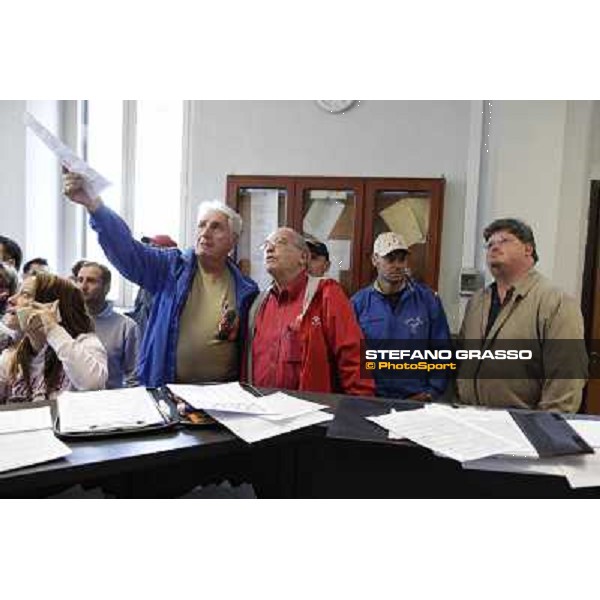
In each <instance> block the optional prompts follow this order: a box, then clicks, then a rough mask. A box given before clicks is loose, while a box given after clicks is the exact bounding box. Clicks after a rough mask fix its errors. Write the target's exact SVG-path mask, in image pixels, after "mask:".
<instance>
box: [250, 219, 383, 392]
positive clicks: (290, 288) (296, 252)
mask: <svg viewBox="0 0 600 600" xmlns="http://www.w3.org/2000/svg"><path fill="white" fill-rule="evenodd" d="M263 250H264V259H265V266H266V270H267V272H268V273H269V274H270V275H271V277H272V278H273V284H272V285H271V286H270V287H269V288H267V289H266V290H265V291H264V292H262V293H261V294H260V295H259V296H258V298H257V299H256V300H255V302H254V304H253V306H252V309H251V311H250V318H249V340H250V341H249V348H248V351H247V363H246V368H245V375H246V377H247V379H248V381H249V382H250V383H252V384H253V385H256V386H261V387H269V388H282V389H288V390H302V391H316V392H342V393H346V394H356V395H364V396H370V395H373V393H374V383H373V380H372V379H371V378H361V369H360V365H361V354H360V342H361V339H362V335H361V332H360V328H359V327H358V323H357V322H356V319H355V317H354V313H353V311H352V307H351V305H350V302H349V300H348V298H347V297H346V295H345V293H344V291H343V289H342V287H341V286H340V285H339V284H338V283H337V282H336V281H334V280H333V279H320V278H315V277H312V276H311V275H309V274H308V272H307V265H308V260H309V257H310V251H309V249H308V246H307V245H306V242H305V241H304V238H303V237H302V236H301V235H300V234H299V233H297V232H296V231H294V230H293V229H290V228H287V227H282V228H280V229H277V230H276V231H275V232H273V233H272V234H271V235H269V237H268V238H267V239H266V240H265V242H264V245H263Z"/></svg>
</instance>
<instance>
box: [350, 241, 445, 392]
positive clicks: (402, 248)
mask: <svg viewBox="0 0 600 600" xmlns="http://www.w3.org/2000/svg"><path fill="white" fill-rule="evenodd" d="M408 251H409V250H408V246H407V245H406V242H405V241H404V239H403V238H402V236H401V235H400V234H398V233H394V232H392V231H389V232H386V233H382V234H381V235H379V236H378V237H377V239H376V240H375V244H374V245H373V258H372V260H373V265H374V266H375V268H376V269H377V279H376V280H375V282H374V283H373V284H372V285H370V286H368V287H366V288H363V289H362V290H359V291H358V292H357V293H356V294H355V295H354V296H353V297H352V300H351V301H352V305H353V306H354V312H355V313H356V318H357V319H358V322H359V324H360V327H361V329H362V331H363V334H364V336H365V338H366V340H367V344H368V340H405V341H407V340H408V341H409V343H408V345H407V344H406V343H405V344H403V346H402V347H403V348H406V349H411V350H412V349H419V350H421V351H422V350H426V349H435V348H448V347H449V344H450V329H449V327H448V321H447V320H446V314H445V312H444V308H443V307H442V303H441V302H440V299H439V298H438V296H437V294H435V292H433V291H432V290H431V289H430V288H429V287H427V286H426V285H424V284H422V283H418V282H417V281H415V280H414V279H412V278H411V277H410V276H409V275H408ZM382 347H383V346H382ZM385 347H386V348H389V349H391V348H392V346H390V345H386V346H385ZM413 372H414V373H415V375H416V374H417V373H419V375H418V376H415V377H414V378H411V379H407V378H404V379H400V378H398V379H391V378H387V379H384V378H383V377H384V375H385V371H378V370H375V371H373V373H374V376H375V383H376V387H377V395H378V396H387V397H390V398H412V399H415V400H423V401H427V400H431V399H433V398H435V397H436V396H440V395H441V394H443V393H444V390H445V389H446V386H447V384H448V381H447V379H445V378H440V377H439V375H438V376H437V377H435V378H434V377H429V376H428V375H427V373H426V372H423V374H420V373H421V372H419V371H413Z"/></svg>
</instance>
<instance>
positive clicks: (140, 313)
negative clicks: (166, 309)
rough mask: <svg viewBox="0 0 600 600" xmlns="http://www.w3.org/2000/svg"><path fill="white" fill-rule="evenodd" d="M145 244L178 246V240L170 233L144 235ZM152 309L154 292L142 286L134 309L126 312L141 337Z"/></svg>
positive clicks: (155, 246)
mask: <svg viewBox="0 0 600 600" xmlns="http://www.w3.org/2000/svg"><path fill="white" fill-rule="evenodd" d="M141 240H142V242H143V243H144V244H148V245H149V246H152V247H153V248H177V242H175V241H174V240H173V239H172V238H171V237H170V236H168V235H163V234H159V235H155V236H152V237H148V236H144V237H142V238H141ZM151 311H152V294H151V293H150V292H149V291H148V290H145V289H144V288H143V287H140V288H139V289H138V291H137V294H136V296H135V301H134V303H133V310H131V311H129V312H126V313H125V314H126V315H127V316H128V317H131V318H132V319H133V320H134V321H135V322H136V323H137V325H138V328H139V333H140V338H141V337H142V336H143V335H144V332H145V331H146V324H147V323H148V317H149V316H150V312H151Z"/></svg>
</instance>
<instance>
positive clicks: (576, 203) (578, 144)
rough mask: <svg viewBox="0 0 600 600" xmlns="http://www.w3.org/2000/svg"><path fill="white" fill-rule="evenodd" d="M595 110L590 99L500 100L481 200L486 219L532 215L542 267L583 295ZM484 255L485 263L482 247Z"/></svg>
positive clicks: (494, 107)
mask: <svg viewBox="0 0 600 600" xmlns="http://www.w3.org/2000/svg"><path fill="white" fill-rule="evenodd" d="M593 113H594V104H593V103H592V102H589V101H492V112H491V119H490V121H491V125H489V128H488V129H489V138H488V139H489V149H490V152H489V157H488V158H487V161H488V162H487V172H486V173H485V181H484V182H483V185H482V193H481V197H480V202H479V204H480V210H481V212H480V215H479V217H480V223H487V222H489V221H491V220H492V219H495V218H499V217H517V218H521V219H523V220H525V221H527V222H528V223H529V224H530V225H531V226H532V228H533V230H534V233H535V237H536V243H537V246H538V254H539V255H540V261H539V263H538V268H539V270H540V271H541V272H542V273H544V274H545V275H546V276H548V277H549V278H551V279H552V280H553V281H554V282H555V283H556V284H557V285H559V286H561V287H562V288H563V289H565V290H566V291H567V292H569V293H570V294H572V295H574V296H576V297H579V296H580V293H581V278H582V271H583V260H584V258H583V257H584V248H585V243H586V231H587V210H588V205H589V188H590V183H589V172H590V160H591V155H590V153H591V141H592V135H591V134H592V131H593ZM479 242H481V238H479ZM479 257H480V260H479V264H480V265H481V264H483V262H482V261H483V252H482V251H481V252H480V253H479Z"/></svg>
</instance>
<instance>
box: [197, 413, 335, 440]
mask: <svg viewBox="0 0 600 600" xmlns="http://www.w3.org/2000/svg"><path fill="white" fill-rule="evenodd" d="M206 412H207V413H208V414H209V415H210V416H211V417H212V418H213V419H215V420H216V421H219V423H221V424H222V425H225V427H227V429H229V430H230V431H231V432H232V433H235V435H237V436H238V437H240V438H242V439H243V440H244V441H245V442H248V443H249V444H252V443H253V442H258V441H260V440H264V439H267V438H272V437H275V436H277V435H282V434H284V433H288V432H290V431H295V430H296V429H302V428H303V427H309V426H310V425H316V424H317V423H324V422H325V421H331V420H332V419H333V415H330V414H329V413H325V412H323V411H321V410H318V411H314V412H311V413H308V414H304V415H300V416H299V417H293V418H291V419H283V420H281V421H269V420H267V419H264V418H263V417H259V416H257V415H243V414H236V413H226V412H220V411H216V410H207V411H206Z"/></svg>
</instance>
